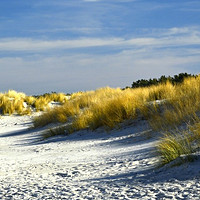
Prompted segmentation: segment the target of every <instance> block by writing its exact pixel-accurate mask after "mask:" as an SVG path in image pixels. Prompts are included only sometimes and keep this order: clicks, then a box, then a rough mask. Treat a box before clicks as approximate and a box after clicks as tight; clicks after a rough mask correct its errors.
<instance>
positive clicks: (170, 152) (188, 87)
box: [34, 75, 200, 163]
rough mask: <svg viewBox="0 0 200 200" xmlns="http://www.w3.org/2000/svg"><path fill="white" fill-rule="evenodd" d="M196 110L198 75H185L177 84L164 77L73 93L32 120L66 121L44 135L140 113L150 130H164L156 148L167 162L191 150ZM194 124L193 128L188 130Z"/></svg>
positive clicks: (96, 125)
mask: <svg viewBox="0 0 200 200" xmlns="http://www.w3.org/2000/svg"><path fill="white" fill-rule="evenodd" d="M177 77H180V75H179V76H177ZM156 100H159V101H156ZM199 111H200V76H192V77H190V76H188V77H187V78H185V79H184V80H182V79H181V81H179V82H178V84H175V83H172V81H168V80H167V81H166V82H163V83H160V84H156V85H152V86H150V87H139V88H134V89H132V88H127V89H125V90H121V89H120V88H117V89H113V88H109V87H106V88H101V89H97V90H95V91H88V92H79V93H75V94H72V96H71V99H70V100H69V101H68V102H66V103H65V104H63V106H61V107H59V108H55V109H53V110H50V111H47V112H45V113H44V114H43V115H41V116H39V117H38V118H36V119H35V121H34V124H35V126H36V127H38V126H43V125H46V124H48V123H53V122H60V123H62V122H67V121H68V122H69V123H67V125H62V126H60V127H58V128H55V129H51V130H49V131H47V132H46V133H45V134H44V137H50V136H55V135H59V134H70V133H72V132H74V131H78V130H81V129H86V128H88V129H91V130H95V129H97V128H99V127H104V128H105V129H107V130H109V129H112V128H114V127H116V126H119V124H120V123H121V122H123V121H124V120H130V119H136V118H137V117H139V116H142V117H144V118H145V119H147V120H148V121H149V124H150V126H151V127H152V128H153V129H154V130H157V131H161V132H163V133H165V134H164V136H163V137H162V138H161V140H160V143H159V145H158V147H157V148H158V152H159V153H160V156H161V158H162V159H161V160H162V161H161V163H167V162H170V161H172V160H174V159H176V158H177V157H179V156H180V155H183V154H190V153H191V152H194V151H195V149H196V146H195V145H194V144H197V143H196V142H195V141H197V140H199V138H200V137H199V135H200V134H197V132H198V131H199V129H200V128H198V129H197V127H200V125H199V124H200V120H199V117H198V113H199ZM188 124H189V125H190V129H188V130H187V131H177V133H176V131H174V130H176V129H177V127H179V126H183V127H188ZM194 124H195V127H196V129H195V131H194V130H193V131H191V130H192V127H193V126H194ZM197 124H198V126H197ZM198 133H199V132H198ZM197 138H198V139H197ZM198 145H199V143H198Z"/></svg>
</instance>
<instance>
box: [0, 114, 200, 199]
mask: <svg viewBox="0 0 200 200" xmlns="http://www.w3.org/2000/svg"><path fill="white" fill-rule="evenodd" d="M30 125H31V117H29V116H3V117H1V118H0V163H1V165H0V199H20V200H21V199H31V200H32V199H91V200H92V199H109V200H110V199H200V181H199V175H200V168H199V166H200V165H199V164H200V162H199V160H197V161H195V162H193V163H186V164H184V165H181V166H179V167H173V168H169V167H168V166H166V167H163V168H160V169H156V168H155V164H156V162H157V160H158V158H157V156H156V154H155V145H156V142H157V140H156V139H155V137H151V136H152V133H151V131H150V130H149V129H148V126H147V124H146V122H145V121H137V122H135V123H133V124H130V125H127V126H124V128H123V129H121V130H114V131H112V132H110V133H105V132H104V131H102V130H98V131H96V132H95V133H92V132H90V131H82V132H78V133H75V134H73V135H70V136H68V137H67V136H65V137H56V138H51V139H49V140H47V141H39V139H40V133H41V131H42V129H37V130H28V127H29V126H30Z"/></svg>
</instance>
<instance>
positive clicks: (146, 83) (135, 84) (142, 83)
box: [126, 73, 197, 88]
mask: <svg viewBox="0 0 200 200" xmlns="http://www.w3.org/2000/svg"><path fill="white" fill-rule="evenodd" d="M188 77H197V75H192V74H188V73H180V74H178V75H174V76H173V77H171V76H167V77H166V76H161V77H160V78H154V79H149V80H146V79H140V80H138V81H136V82H133V83H132V85H131V88H138V87H148V86H151V85H158V84H159V83H166V82H167V81H169V82H170V83H172V84H174V85H175V84H178V83H182V82H183V80H184V79H185V78H188ZM126 88H130V87H126Z"/></svg>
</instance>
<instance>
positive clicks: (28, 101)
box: [0, 90, 67, 115]
mask: <svg viewBox="0 0 200 200" xmlns="http://www.w3.org/2000/svg"><path fill="white" fill-rule="evenodd" d="M51 101H56V102H60V103H61V104H63V103H65V102H66V101H67V98H66V95H64V94H63V93H52V94H46V95H43V96H38V97H33V96H26V94H24V93H22V92H16V91H14V90H9V91H8V92H5V93H0V111H1V114H3V115H6V114H8V115H12V114H15V113H16V114H19V115H27V114H31V112H32V111H33V110H35V111H45V110H47V109H48V107H49V106H48V104H49V103H50V102H51Z"/></svg>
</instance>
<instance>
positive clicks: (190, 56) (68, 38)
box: [0, 0, 200, 94]
mask: <svg viewBox="0 0 200 200" xmlns="http://www.w3.org/2000/svg"><path fill="white" fill-rule="evenodd" d="M199 23H200V1H195V0H187V1H186V0H167V1H162V0H56V1H55V0H42V1H41V0H28V1H27V0H15V1H13V0H1V2H0V69H1V79H0V91H1V92H4V91H7V90H9V89H14V90H17V91H22V92H25V93H27V94H42V93H45V92H51V91H56V92H75V91H80V90H93V89H96V88H99V87H104V86H110V87H125V86H131V84H132V82H133V81H136V80H138V79H141V78H147V79H148V78H154V77H159V76H161V75H167V76H168V75H174V74H178V73H181V72H188V73H192V74H193V73H195V74H196V73H200V65H199V63H200V24H199Z"/></svg>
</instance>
